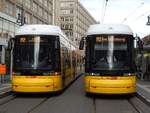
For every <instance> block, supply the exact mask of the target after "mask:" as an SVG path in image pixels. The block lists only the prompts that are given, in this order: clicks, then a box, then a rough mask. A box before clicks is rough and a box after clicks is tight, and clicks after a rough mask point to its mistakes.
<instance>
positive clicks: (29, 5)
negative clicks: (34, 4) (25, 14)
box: [24, 0, 31, 9]
mask: <svg viewBox="0 0 150 113" xmlns="http://www.w3.org/2000/svg"><path fill="white" fill-rule="evenodd" d="M24 2H25V6H26V7H27V8H29V9H30V8H31V0H25V1H24Z"/></svg>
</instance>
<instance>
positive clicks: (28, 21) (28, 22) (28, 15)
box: [25, 13, 31, 24]
mask: <svg viewBox="0 0 150 113" xmlns="http://www.w3.org/2000/svg"><path fill="white" fill-rule="evenodd" d="M25 18H26V23H27V24H30V23H31V15H30V14H29V13H25Z"/></svg>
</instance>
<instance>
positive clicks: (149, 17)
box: [146, 15, 150, 25]
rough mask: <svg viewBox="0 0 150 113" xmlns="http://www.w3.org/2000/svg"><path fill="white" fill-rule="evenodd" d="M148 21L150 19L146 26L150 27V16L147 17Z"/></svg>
mask: <svg viewBox="0 0 150 113" xmlns="http://www.w3.org/2000/svg"><path fill="white" fill-rule="evenodd" d="M147 19H148V21H147V23H146V25H150V15H149V16H147Z"/></svg>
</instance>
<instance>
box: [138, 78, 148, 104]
mask: <svg viewBox="0 0 150 113" xmlns="http://www.w3.org/2000/svg"><path fill="white" fill-rule="evenodd" d="M137 93H138V94H139V95H141V96H142V97H143V98H145V99H146V100H147V101H148V102H150V81H144V80H138V81H137Z"/></svg>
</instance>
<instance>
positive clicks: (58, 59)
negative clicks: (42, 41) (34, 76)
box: [50, 37, 60, 71]
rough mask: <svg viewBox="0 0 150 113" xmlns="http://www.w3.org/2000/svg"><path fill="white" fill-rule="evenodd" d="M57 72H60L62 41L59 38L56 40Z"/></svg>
mask: <svg viewBox="0 0 150 113" xmlns="http://www.w3.org/2000/svg"><path fill="white" fill-rule="evenodd" d="M50 54H51V53H50ZM55 70H56V71H60V41H59V38H58V37H57V38H56V40H55Z"/></svg>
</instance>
